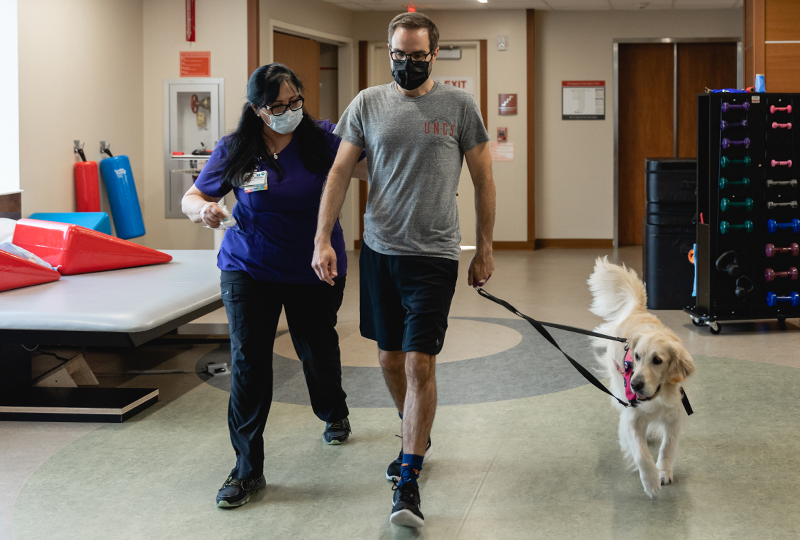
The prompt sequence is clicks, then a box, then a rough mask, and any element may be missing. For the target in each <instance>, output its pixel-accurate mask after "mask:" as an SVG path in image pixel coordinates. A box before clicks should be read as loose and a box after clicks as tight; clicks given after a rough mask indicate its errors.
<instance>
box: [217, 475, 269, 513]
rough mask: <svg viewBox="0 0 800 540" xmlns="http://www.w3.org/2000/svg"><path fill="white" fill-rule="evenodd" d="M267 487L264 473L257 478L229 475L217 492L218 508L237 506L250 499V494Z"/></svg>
mask: <svg viewBox="0 0 800 540" xmlns="http://www.w3.org/2000/svg"><path fill="white" fill-rule="evenodd" d="M265 487H267V480H266V479H265V478H264V475H263V474H262V475H261V478H258V479H257V480H247V479H245V480H240V479H238V478H234V477H233V476H229V477H228V479H227V480H225V483H224V484H222V487H221V488H220V489H219V491H218V492H217V508H236V507H237V506H242V505H243V504H246V503H247V501H249V500H250V495H252V494H253V493H258V492H259V491H261V490H262V489H264V488H265Z"/></svg>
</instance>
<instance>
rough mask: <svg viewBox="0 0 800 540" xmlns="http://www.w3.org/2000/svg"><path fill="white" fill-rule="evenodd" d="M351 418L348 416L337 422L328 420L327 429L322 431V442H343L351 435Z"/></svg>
mask: <svg viewBox="0 0 800 540" xmlns="http://www.w3.org/2000/svg"><path fill="white" fill-rule="evenodd" d="M351 431H352V430H351V429H350V420H348V419H347V418H346V417H345V418H343V419H342V420H339V421H337V422H326V423H325V431H324V432H323V433H322V442H324V443H325V444H342V443H343V442H345V441H346V440H347V438H348V437H350V433H351Z"/></svg>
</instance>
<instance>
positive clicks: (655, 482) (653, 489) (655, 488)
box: [639, 464, 661, 499]
mask: <svg viewBox="0 0 800 540" xmlns="http://www.w3.org/2000/svg"><path fill="white" fill-rule="evenodd" d="M651 469H652V470H651ZM639 478H640V479H641V480H642V487H644V492H645V493H647V494H648V495H649V496H650V498H651V499H656V498H658V495H659V493H661V479H660V478H659V474H658V469H656V467H655V464H654V465H653V467H652V468H651V467H648V468H647V470H646V471H645V470H644V469H640V470H639Z"/></svg>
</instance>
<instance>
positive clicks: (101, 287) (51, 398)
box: [0, 250, 222, 422]
mask: <svg viewBox="0 0 800 540" xmlns="http://www.w3.org/2000/svg"><path fill="white" fill-rule="evenodd" d="M164 253H168V254H170V255H172V257H173V259H172V261H171V262H169V263H164V264H158V265H153V266H141V267H137V268H126V269H122V270H111V271H107V272H95V273H91V274H80V275H74V276H62V278H61V279H60V280H59V281H55V282H52V283H47V284H44V285H36V286H33V287H25V288H22V289H15V290H12V291H5V292H2V293H0V420H35V421H48V422H52V421H64V422H76V421H77V422H124V421H125V420H127V419H128V418H130V417H131V416H133V415H135V414H137V413H138V412H140V411H142V410H143V409H146V408H147V407H149V406H150V405H152V404H154V403H156V402H157V401H158V389H147V388H84V387H79V388H42V387H36V386H32V385H31V352H32V351H33V350H35V348H36V347H37V346H56V345H60V346H67V347H76V346H77V347H81V346H88V347H138V346H139V345H141V344H143V343H146V342H148V341H150V340H152V339H155V338H157V337H160V336H162V335H164V334H166V333H167V332H170V331H172V330H175V329H176V328H178V327H180V326H183V325H184V324H187V323H189V322H191V321H193V320H194V319H196V318H198V317H201V316H203V315H205V314H207V313H210V312H212V311H214V310H216V309H219V308H220V307H222V299H221V298H220V287H219V278H220V271H219V269H218V268H217V261H216V259H217V255H216V252H215V251H213V250H183V251H164Z"/></svg>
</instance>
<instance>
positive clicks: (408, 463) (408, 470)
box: [397, 454, 425, 487]
mask: <svg viewBox="0 0 800 540" xmlns="http://www.w3.org/2000/svg"><path fill="white" fill-rule="evenodd" d="M423 459H425V456H418V455H416V454H403V465H402V466H401V467H400V481H399V482H398V483H397V487H400V486H402V485H403V484H405V483H406V482H414V483H415V484H416V483H417V479H418V478H419V472H420V471H421V470H422V460H423Z"/></svg>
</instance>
